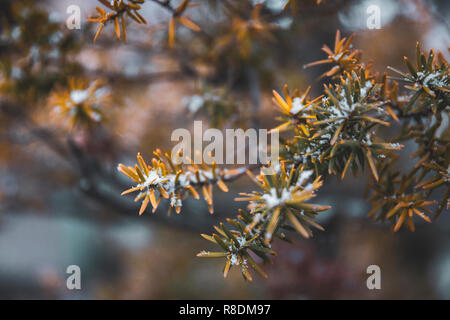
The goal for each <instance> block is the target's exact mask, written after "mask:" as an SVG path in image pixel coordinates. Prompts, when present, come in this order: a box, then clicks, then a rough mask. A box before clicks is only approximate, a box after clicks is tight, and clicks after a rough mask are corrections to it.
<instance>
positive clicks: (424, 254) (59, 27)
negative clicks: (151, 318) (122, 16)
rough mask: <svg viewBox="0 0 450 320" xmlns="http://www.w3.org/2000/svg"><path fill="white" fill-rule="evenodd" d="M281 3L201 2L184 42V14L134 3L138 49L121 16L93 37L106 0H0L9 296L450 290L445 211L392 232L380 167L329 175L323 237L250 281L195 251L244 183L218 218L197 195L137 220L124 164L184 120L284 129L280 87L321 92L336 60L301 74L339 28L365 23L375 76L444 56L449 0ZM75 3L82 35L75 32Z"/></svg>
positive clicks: (423, 294)
mask: <svg viewBox="0 0 450 320" xmlns="http://www.w3.org/2000/svg"><path fill="white" fill-rule="evenodd" d="M172 2H173V3H174V5H173V8H177V7H178V6H179V5H180V4H181V1H172ZM257 2H260V3H263V4H262V5H261V6H255V5H256V3H257ZM284 2H285V1H278V0H266V1H247V0H245V1H219V0H217V1H214V0H197V1H195V3H197V4H198V6H196V7H192V8H191V7H190V8H186V9H185V10H186V12H187V13H188V14H189V19H191V20H192V21H194V22H195V24H197V25H198V26H199V27H200V29H201V31H196V30H191V29H192V28H189V27H186V26H184V25H183V24H180V23H177V24H176V29H175V30H174V32H175V38H174V42H173V45H172V47H170V46H169V42H170V41H169V39H168V38H170V32H171V31H170V28H171V27H170V22H169V21H170V19H171V16H172V13H173V12H171V10H167V8H165V7H163V6H160V5H157V4H155V3H153V2H152V1H146V3H145V4H143V5H142V9H141V10H140V11H139V12H140V13H141V14H142V16H144V17H145V19H146V22H147V23H146V24H144V23H140V24H138V23H137V22H132V21H129V22H127V25H126V30H127V43H126V44H124V43H121V42H120V41H119V40H117V32H115V30H114V23H111V24H107V25H106V26H105V27H104V28H103V30H102V31H101V34H100V35H99V37H98V38H97V40H96V42H95V43H94V42H93V39H94V37H95V35H96V33H97V30H98V29H97V25H96V24H93V23H87V22H86V19H87V18H88V17H91V16H92V15H94V14H95V6H96V5H99V6H101V4H100V3H98V2H96V1H88V0H67V1H66V0H58V1H56V0H46V1H39V2H36V1H20V0H17V1H12V0H4V1H2V2H1V4H0V8H1V10H0V28H1V29H0V31H1V32H0V105H1V106H0V297H2V298H62V299H74V298H113V299H121V298H125V299H126V298H132V299H158V298H159V299H165V298H170V299H173V298H193V299H196V298H285V299H309V298H338V299H339V298H371V299H372V298H373V299H378V298H397V299H406V298H450V244H449V243H450V242H449V240H450V239H449V238H450V232H449V231H450V218H449V215H448V212H445V211H444V213H443V214H442V216H441V217H440V219H439V221H437V222H436V223H433V224H424V223H418V225H417V228H416V232H415V233H410V232H408V231H406V230H405V231H403V230H401V231H399V232H398V233H396V234H392V233H391V232H390V230H389V226H387V225H382V224H377V223H374V222H373V221H370V220H368V219H367V218H366V215H367V213H368V212H369V210H370V207H369V204H368V203H367V202H366V201H365V200H364V188H365V185H366V181H364V180H365V179H367V175H366V176H363V177H359V179H356V178H353V177H351V176H350V175H349V176H348V177H347V178H346V180H344V181H337V179H336V178H330V179H328V181H327V183H326V184H325V185H324V186H323V187H322V189H321V192H320V193H319V196H318V197H317V198H316V199H315V202H318V203H323V204H329V205H331V206H332V209H331V210H329V211H328V212H326V213H324V214H322V218H321V219H320V220H319V223H320V224H321V225H323V226H324V227H325V229H326V230H327V232H326V233H316V234H315V236H314V238H313V239H312V240H311V239H310V240H306V239H302V238H300V237H297V238H295V243H294V245H286V244H284V243H282V242H281V241H276V242H274V244H273V247H274V249H275V250H276V251H277V252H278V256H277V257H275V263H274V264H273V265H269V266H267V267H265V271H266V272H267V274H268V275H269V278H268V279H267V280H263V279H258V280H257V281H253V282H252V283H247V282H244V281H242V278H241V275H240V272H239V271H238V270H233V271H232V272H230V275H229V279H228V280H224V279H223V278H222V277H221V276H220V272H219V271H218V270H220V268H222V261H213V260H211V261H210V260H208V261H206V262H205V261H199V260H200V259H198V258H196V257H195V255H196V253H197V252H198V249H199V248H202V247H203V246H204V241H203V239H202V238H201V237H199V235H198V234H199V232H206V233H209V232H210V231H211V229H212V225H213V224H217V223H218V221H221V220H224V218H226V217H229V216H234V215H235V212H236V209H238V208H243V207H244V206H245V204H241V203H236V202H234V201H232V200H233V199H234V197H235V196H236V195H237V194H238V193H239V192H247V191H248V190H251V188H253V186H252V182H251V181H250V180H249V179H248V178H246V177H244V178H242V179H239V180H236V181H234V182H232V183H231V184H229V185H228V187H229V188H230V192H228V193H220V192H216V194H215V200H214V201H215V203H214V208H215V213H214V215H210V214H209V213H208V208H207V206H206V204H205V203H203V202H202V201H196V200H191V199H189V200H188V201H186V203H185V204H184V207H183V212H182V214H181V215H174V214H172V215H171V216H170V217H167V216H166V212H167V204H164V203H161V205H160V208H159V209H158V211H157V212H156V213H155V214H154V215H152V214H149V213H147V214H145V215H143V216H140V217H138V215H137V212H138V209H139V208H138V205H137V204H134V203H133V202H131V201H129V199H125V198H123V199H122V198H120V196H119V194H120V192H121V191H122V190H124V189H126V187H127V186H128V181H127V180H126V179H125V178H124V177H121V176H120V175H119V174H118V173H117V171H116V165H117V163H118V162H122V163H127V164H131V163H133V162H134V158H135V154H136V153H137V151H140V152H141V153H142V154H143V156H144V157H146V158H150V157H151V154H152V151H153V150H155V149H156V148H161V149H169V148H170V147H171V146H172V144H171V142H170V134H171V132H172V130H173V129H176V128H191V127H192V124H193V120H194V119H204V120H207V121H208V122H209V123H210V124H211V126H220V127H221V128H227V127H228V128H236V127H242V128H246V127H260V128H273V127H275V126H276V125H277V124H278V123H277V121H276V120H275V117H276V116H278V113H277V111H276V109H275V108H274V106H273V103H272V102H271V97H272V95H271V92H272V89H275V90H277V91H278V92H281V91H282V90H281V89H282V86H283V85H284V84H285V83H287V84H288V85H289V87H291V88H306V87H308V86H309V85H311V87H312V88H311V94H312V96H313V97H315V96H319V95H320V94H321V93H322V87H323V86H322V84H323V81H324V80H323V79H319V77H320V75H322V74H323V73H324V72H326V71H327V70H328V69H329V67H328V66H326V65H324V66H318V67H315V68H307V69H304V68H303V66H304V65H305V64H307V63H310V62H312V61H316V60H320V59H323V58H324V55H323V52H322V51H321V50H320V48H321V47H322V45H323V44H324V43H326V44H331V43H333V41H334V37H335V34H336V30H337V29H340V30H341V32H342V33H343V34H344V35H346V36H348V35H350V34H351V33H353V32H355V33H356V37H355V39H354V46H355V47H356V48H359V49H361V50H362V51H363V52H364V56H363V57H364V58H363V59H364V61H365V62H366V63H367V62H369V61H370V60H372V59H373V71H378V72H380V73H383V72H385V71H386V66H392V67H394V68H396V69H399V70H403V71H406V68H405V66H404V64H403V61H402V57H403V56H407V57H409V58H410V59H412V60H413V61H414V59H415V57H414V56H413V55H414V52H415V51H414V50H415V44H416V42H417V41H420V42H421V43H422V46H423V48H424V50H425V51H427V50H428V49H430V48H434V49H435V50H440V51H442V53H443V54H444V55H445V56H446V58H447V59H448V57H449V51H448V46H449V45H450V32H449V22H448V21H450V19H449V17H450V3H449V2H448V1H437V0H434V1H424V0H422V1H421V0H400V1H394V0H376V1H375V0H373V1H369V0H341V1H340V0H326V1H321V3H320V4H319V5H317V4H316V1H314V0H304V1H302V0H296V1H293V0H292V1H291V2H292V3H290V7H288V8H287V9H288V10H282V7H283V4H284ZM294 2H295V4H296V9H295V12H294V8H293V7H294V5H293V3H294ZM73 4H75V5H78V6H80V8H81V18H82V19H81V29H80V30H69V29H68V28H67V27H66V25H65V22H66V19H67V18H68V17H69V14H68V13H67V12H66V9H67V7H68V6H69V5H73ZM371 4H376V5H378V6H379V7H380V9H381V23H382V28H381V29H379V30H368V29H367V27H366V19H367V13H366V9H367V7H368V6H369V5H371ZM256 8H257V9H256ZM291 8H292V10H291ZM242 13H244V14H242ZM249 19H250V20H249ZM194 29H195V28H194ZM121 35H122V40H123V31H122V33H121ZM366 59H367V60H366ZM74 92H75V94H74ZM80 101H83V102H85V101H88V104H83V108H80V107H79V106H80V104H79V103H77V102H80ZM64 102H67V103H65V105H64ZM58 105H59V106H60V107H61V105H62V106H63V107H64V108H63V109H61V108H57V106H58ZM86 105H88V107H86ZM447 126H448V121H447ZM406 148H408V146H406ZM411 148H412V146H411ZM413 151H414V150H413V149H411V152H409V153H412V152H413ZM402 161H411V160H408V159H402ZM71 264H76V265H79V266H80V267H81V270H82V290H80V291H69V290H67V289H66V286H65V279H66V276H67V275H66V274H65V269H66V267H67V266H68V265H71ZM371 264H377V265H379V266H380V267H381V270H382V290H380V291H376V290H375V291H370V290H368V289H367V288H366V278H367V275H366V273H365V270H366V268H367V266H369V265H371Z"/></svg>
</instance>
